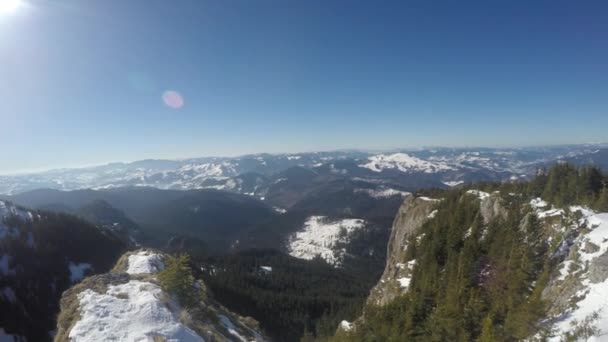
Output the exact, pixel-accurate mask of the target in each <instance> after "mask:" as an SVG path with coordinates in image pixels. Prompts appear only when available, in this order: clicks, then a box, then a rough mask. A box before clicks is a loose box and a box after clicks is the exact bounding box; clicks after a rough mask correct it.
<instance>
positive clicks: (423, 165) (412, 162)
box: [359, 153, 455, 173]
mask: <svg viewBox="0 0 608 342" xmlns="http://www.w3.org/2000/svg"><path fill="white" fill-rule="evenodd" d="M359 167H362V168H366V169H369V170H371V171H374V172H382V171H383V170H387V169H397V170H399V171H401V172H424V173H437V172H442V171H451V170H455V168H453V167H451V166H449V165H448V164H446V163H444V162H430V161H426V160H423V159H420V158H416V157H413V156H410V155H408V154H406V153H395V154H388V155H385V154H378V155H375V156H371V157H369V158H368V162H367V163H365V164H361V165H359Z"/></svg>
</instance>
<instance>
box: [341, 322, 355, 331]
mask: <svg viewBox="0 0 608 342" xmlns="http://www.w3.org/2000/svg"><path fill="white" fill-rule="evenodd" d="M340 329H342V330H344V331H351V330H352V329H353V324H352V323H351V322H349V321H346V320H344V321H342V322H340Z"/></svg>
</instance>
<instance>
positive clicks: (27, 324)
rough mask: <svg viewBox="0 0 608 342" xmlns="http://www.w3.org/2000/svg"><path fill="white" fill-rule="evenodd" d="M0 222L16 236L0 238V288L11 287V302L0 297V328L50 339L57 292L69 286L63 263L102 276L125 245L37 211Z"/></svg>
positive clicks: (70, 220) (100, 232)
mask: <svg viewBox="0 0 608 342" xmlns="http://www.w3.org/2000/svg"><path fill="white" fill-rule="evenodd" d="M4 223H5V225H6V226H9V227H13V228H15V229H16V230H17V231H18V235H15V236H7V237H4V238H2V239H0V258H1V257H2V256H10V259H9V260H8V266H9V268H10V271H9V272H8V273H7V274H4V273H3V272H2V271H0V289H7V288H10V289H12V291H14V293H15V297H16V301H15V302H14V303H13V302H11V301H10V300H5V298H3V297H2V296H0V327H3V328H4V330H5V331H6V332H7V333H10V334H15V335H20V336H24V337H26V338H27V340H28V341H50V340H51V339H52V337H51V336H50V335H49V332H50V331H53V330H55V328H56V323H55V318H56V315H57V314H58V313H59V300H60V297H61V294H62V293H63V291H65V290H67V289H68V288H69V287H70V286H72V285H73V283H72V282H71V280H70V270H69V267H68V265H69V263H70V262H72V263H75V264H78V263H87V264H90V265H91V269H90V270H88V271H87V272H86V274H85V275H89V274H92V273H103V272H107V271H108V270H109V269H110V268H111V267H112V266H113V265H114V263H115V262H116V259H117V258H118V257H119V256H120V255H121V254H122V253H123V252H124V251H125V248H126V247H125V245H124V244H123V243H122V242H121V241H120V239H119V238H117V237H116V236H115V235H114V234H112V233H110V232H108V231H105V230H101V229H99V228H97V227H95V226H93V225H91V224H89V223H87V222H85V221H83V220H82V219H79V218H76V217H74V216H70V215H65V214H53V213H48V212H42V211H38V212H33V215H32V220H31V221H26V220H22V219H20V218H18V217H10V218H8V219H7V220H5V222H4ZM5 260H6V259H5Z"/></svg>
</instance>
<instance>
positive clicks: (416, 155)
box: [0, 145, 608, 196]
mask: <svg viewBox="0 0 608 342" xmlns="http://www.w3.org/2000/svg"><path fill="white" fill-rule="evenodd" d="M601 148H602V146H601V145H575V146H559V147H546V148H520V149H489V148H478V149H452V148H434V149H420V150H409V151H391V152H383V153H370V152H315V153H299V154H280V155H270V154H259V155H248V156H242V157H235V158H219V157H214V158H197V159H186V160H142V161H136V162H132V163H112V164H107V165H102V166H97V167H88V168H80V169H59V170H52V171H47V172H40V173H30V174H21V175H5V176H0V194H16V193H21V192H24V191H28V190H33V189H40V188H50V189H59V190H75V189H87V188H92V189H102V188H116V187H124V186H149V187H155V188H159V189H177V190H187V189H205V188H212V189H217V190H226V191H231V192H237V193H243V194H245V193H247V194H256V195H258V196H263V193H264V191H266V189H268V188H269V187H270V186H272V184H274V182H277V181H278V180H279V178H276V177H274V176H275V175H277V174H279V173H281V172H284V171H285V170H288V169H290V168H293V167H302V168H306V169H309V170H312V171H314V172H316V173H317V174H319V175H323V176H327V177H346V178H357V179H364V180H370V181H375V182H380V183H382V182H393V183H394V182H396V183H398V184H401V185H404V186H409V187H415V186H416V185H418V186H419V187H426V186H437V187H446V186H453V185H455V184H460V182H472V181H479V180H483V181H486V180H493V181H496V180H506V179H510V178H525V177H528V176H530V175H533V174H534V173H535V171H536V169H537V168H538V167H541V166H544V165H547V164H551V163H554V162H556V161H558V160H568V161H574V162H580V163H589V162H594V163H596V164H598V165H605V164H606V160H605V159H608V157H607V156H606V155H607V154H606V153H605V151H604V150H601ZM598 151H603V152H600V153H598ZM596 159H597V160H596ZM260 194H262V195H260Z"/></svg>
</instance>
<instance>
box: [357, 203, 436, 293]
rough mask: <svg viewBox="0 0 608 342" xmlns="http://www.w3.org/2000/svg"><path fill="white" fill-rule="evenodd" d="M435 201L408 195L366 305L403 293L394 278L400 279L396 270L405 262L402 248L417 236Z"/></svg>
mask: <svg viewBox="0 0 608 342" xmlns="http://www.w3.org/2000/svg"><path fill="white" fill-rule="evenodd" d="M439 202H440V201H439V200H436V199H430V198H425V197H414V196H413V195H408V196H407V197H406V198H405V200H404V201H403V204H402V205H401V207H400V208H399V211H398V212H397V216H396V217H395V220H394V221H393V228H392V232H391V236H390V239H389V242H388V248H387V253H386V255H387V259H386V267H385V269H384V273H383V274H382V277H381V278H380V281H379V282H378V284H377V285H376V286H375V287H374V288H373V289H372V290H371V292H370V295H369V297H368V299H367V303H368V304H372V305H385V304H387V303H389V302H391V301H392V300H393V299H395V297H397V296H398V295H400V294H402V293H403V289H402V288H401V287H400V284H399V282H398V281H396V279H399V278H401V277H403V276H404V274H403V272H404V271H406V270H404V269H403V267H399V264H402V263H403V262H404V259H405V251H406V248H405V246H406V245H407V240H408V238H409V237H410V236H411V235H412V234H416V233H418V231H419V230H420V228H421V227H422V225H423V224H424V223H425V222H426V221H428V220H429V219H430V217H429V216H431V217H432V215H430V214H431V213H432V212H433V211H434V210H435V209H436V207H437V205H438V204H439Z"/></svg>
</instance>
